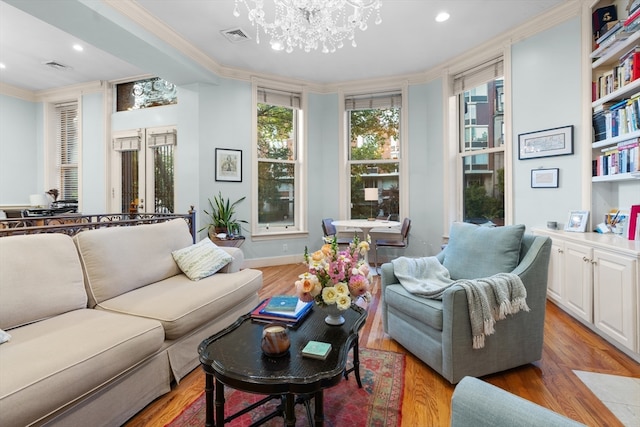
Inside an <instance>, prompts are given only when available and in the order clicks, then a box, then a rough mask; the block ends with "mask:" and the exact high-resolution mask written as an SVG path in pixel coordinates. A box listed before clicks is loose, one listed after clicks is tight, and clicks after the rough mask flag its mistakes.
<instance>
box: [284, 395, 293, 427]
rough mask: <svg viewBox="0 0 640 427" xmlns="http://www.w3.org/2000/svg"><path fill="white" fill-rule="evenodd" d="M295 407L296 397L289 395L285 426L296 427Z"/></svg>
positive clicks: (287, 397) (285, 412)
mask: <svg viewBox="0 0 640 427" xmlns="http://www.w3.org/2000/svg"><path fill="white" fill-rule="evenodd" d="M295 405H296V402H295V395H294V394H292V393H287V394H286V396H285V403H284V421H285V424H286V425H287V426H290V427H294V426H295V425H296V413H295Z"/></svg>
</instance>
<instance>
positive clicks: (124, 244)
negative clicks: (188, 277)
mask: <svg viewBox="0 0 640 427" xmlns="http://www.w3.org/2000/svg"><path fill="white" fill-rule="evenodd" d="M74 241H75V243H76V246H77V247H78V253H79V254H80V260H81V262H82V266H83V268H84V274H85V279H86V280H85V285H86V286H87V294H88V296H89V307H94V306H95V304H96V303H100V302H102V301H105V300H108V299H110V298H113V297H116V296H118V295H122V294H124V293H126V292H129V291H131V290H133V289H137V288H139V287H141V286H146V285H148V284H149V283H153V282H157V281H159V280H164V279H166V278H168V277H171V276H175V275H176V274H180V269H179V268H178V265H177V264H176V262H175V261H174V260H173V257H172V256H171V252H173V251H175V250H177V249H181V248H184V247H187V246H189V245H191V244H193V238H192V237H191V233H190V232H189V226H188V225H187V223H186V222H185V221H184V220H182V219H174V220H171V221H167V222H162V223H158V224H145V225H137V226H135V227H108V228H101V229H97V230H89V231H83V232H82V233H78V234H77V235H76V236H75V237H74Z"/></svg>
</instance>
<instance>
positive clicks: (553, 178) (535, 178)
mask: <svg viewBox="0 0 640 427" xmlns="http://www.w3.org/2000/svg"><path fill="white" fill-rule="evenodd" d="M559 171H560V169H558V168H551V169H542V168H540V169H531V188H558V173H559Z"/></svg>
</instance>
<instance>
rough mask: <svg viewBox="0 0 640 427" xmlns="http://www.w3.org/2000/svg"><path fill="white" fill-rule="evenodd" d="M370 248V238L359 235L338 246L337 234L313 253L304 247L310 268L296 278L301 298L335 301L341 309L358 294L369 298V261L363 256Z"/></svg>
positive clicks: (318, 301)
mask: <svg viewBox="0 0 640 427" xmlns="http://www.w3.org/2000/svg"><path fill="white" fill-rule="evenodd" d="M368 250H369V242H367V241H362V242H360V241H359V239H358V237H357V236H356V237H355V238H354V240H353V242H352V243H351V244H350V245H349V248H348V249H346V250H343V251H339V250H338V243H337V241H336V239H335V238H334V239H333V240H331V241H330V242H329V243H325V244H324V245H323V246H322V248H321V249H319V250H317V251H315V252H313V253H312V254H309V252H308V250H307V248H306V247H305V249H304V262H305V264H307V266H308V267H309V271H308V272H305V273H303V274H301V275H300V276H299V278H300V280H297V281H296V293H297V295H298V298H300V300H302V301H305V302H310V301H315V302H316V304H318V305H330V304H336V306H337V307H338V309H340V310H346V309H348V308H349V307H350V306H351V302H352V301H355V300H357V299H358V298H363V299H364V300H365V301H369V300H370V299H371V292H370V290H371V289H370V283H369V273H370V271H369V265H368V264H367V263H366V262H364V259H363V258H361V257H362V256H364V255H365V254H366V252H367V251H368Z"/></svg>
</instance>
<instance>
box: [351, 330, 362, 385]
mask: <svg viewBox="0 0 640 427" xmlns="http://www.w3.org/2000/svg"><path fill="white" fill-rule="evenodd" d="M353 370H354V372H353V373H354V374H356V382H357V383H358V387H359V388H362V381H361V380H360V349H359V345H358V339H356V343H355V344H354V346H353Z"/></svg>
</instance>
